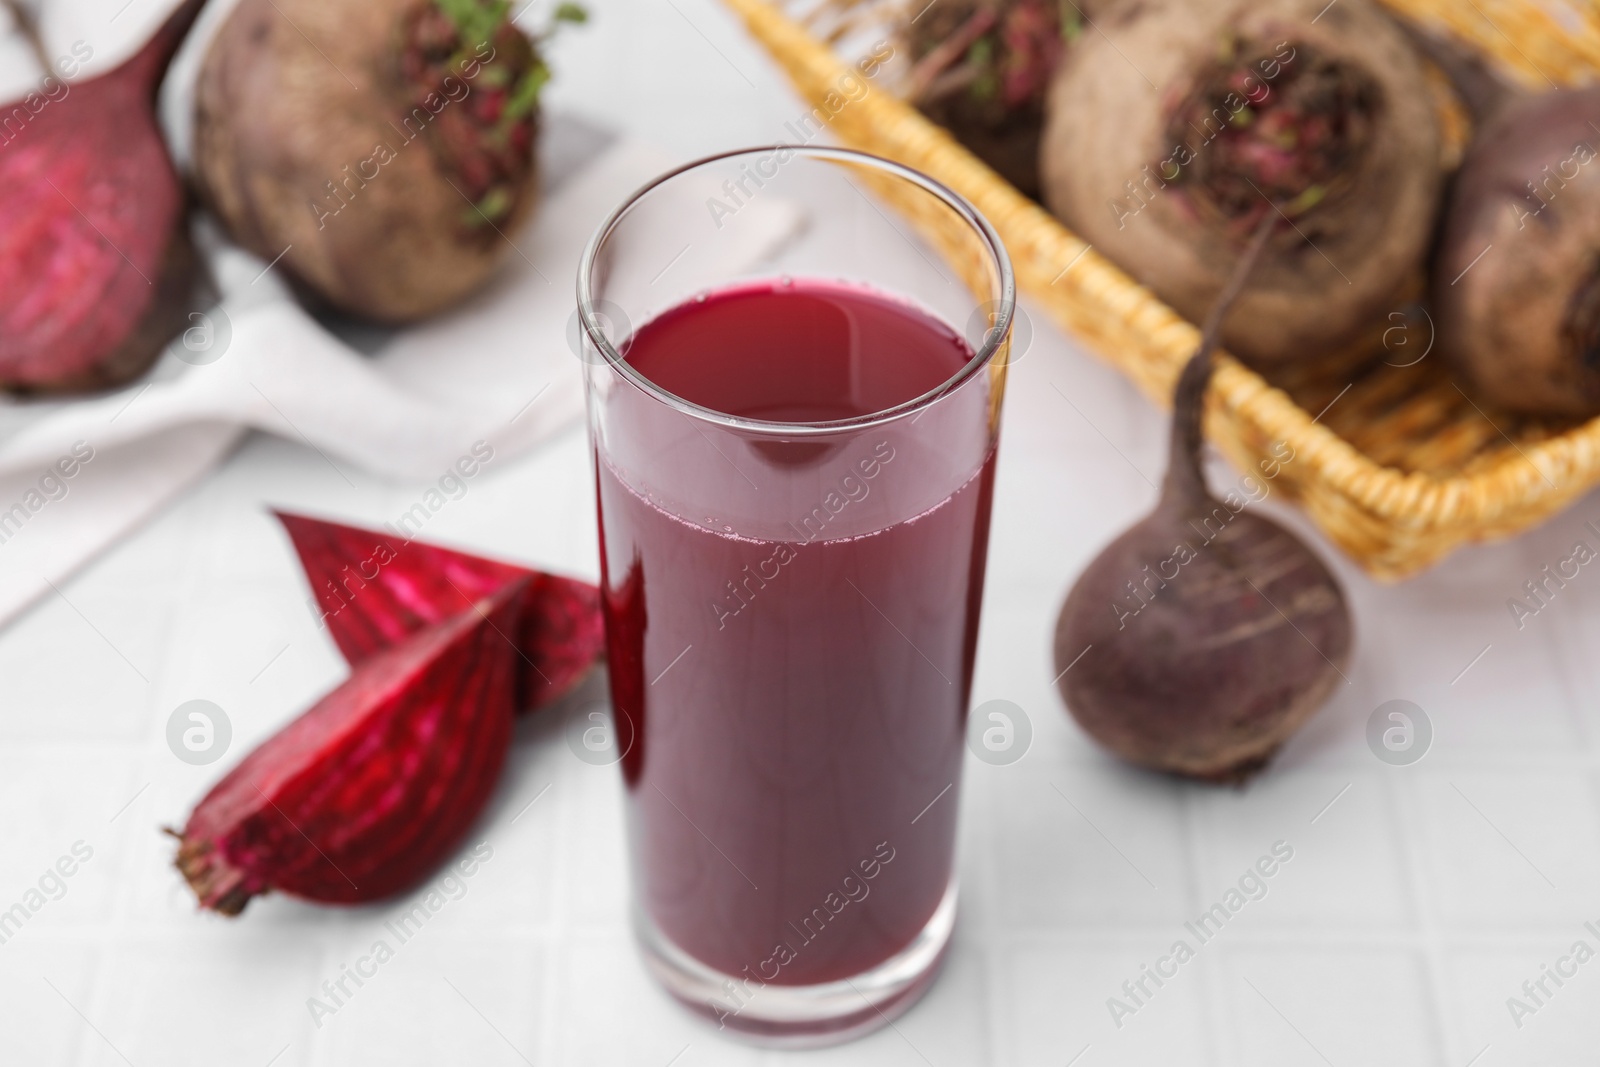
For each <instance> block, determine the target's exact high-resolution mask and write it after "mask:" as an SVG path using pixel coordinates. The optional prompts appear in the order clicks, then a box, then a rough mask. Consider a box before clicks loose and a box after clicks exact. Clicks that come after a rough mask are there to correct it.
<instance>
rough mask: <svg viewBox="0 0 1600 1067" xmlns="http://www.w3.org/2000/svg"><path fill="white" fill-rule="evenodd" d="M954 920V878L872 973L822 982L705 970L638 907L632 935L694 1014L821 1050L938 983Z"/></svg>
mask: <svg viewBox="0 0 1600 1067" xmlns="http://www.w3.org/2000/svg"><path fill="white" fill-rule="evenodd" d="M955 925H956V880H955V878H954V877H952V878H951V879H950V885H949V888H947V889H946V890H945V894H944V898H943V899H942V900H940V901H939V906H938V907H937V908H935V909H934V912H933V916H932V917H931V918H929V920H928V922H927V925H925V926H924V927H923V928H922V930H921V932H919V933H918V934H917V936H916V937H914V938H912V940H911V943H910V944H908V945H907V946H906V947H905V948H903V949H901V950H900V951H899V952H898V953H896V954H895V955H893V956H891V957H889V958H888V959H887V960H884V961H883V962H882V963H880V964H878V966H876V967H873V968H872V969H871V970H868V971H863V972H862V973H860V974H858V975H855V976H854V977H851V978H842V979H840V980H838V981H836V982H823V983H820V984H817V985H773V984H772V983H771V982H768V983H766V984H765V985H756V984H755V983H754V982H752V981H751V980H750V979H749V978H748V977H746V976H735V975H730V974H724V973H722V972H721V971H718V970H714V969H713V968H711V967H707V966H706V965H705V964H703V963H701V962H700V961H699V960H697V959H695V958H694V957H693V956H690V955H689V954H688V953H687V952H685V951H684V950H683V949H681V948H679V947H678V946H677V945H675V944H673V943H672V942H671V941H669V940H668V939H667V937H666V935H665V934H663V933H662V932H661V930H660V928H659V927H657V926H656V924H655V922H654V921H653V920H651V919H650V917H649V916H648V915H646V914H645V912H644V909H643V908H642V907H640V906H639V905H637V904H635V906H634V932H635V933H636V934H637V936H638V938H639V945H640V948H641V949H642V950H643V952H644V961H645V965H646V966H648V967H649V968H650V972H651V973H652V974H654V975H655V976H656V980H657V981H659V982H660V983H661V984H662V985H663V986H665V987H666V990H667V992H668V993H671V994H672V995H673V996H674V997H675V998H677V1000H678V1001H679V1002H680V1003H682V1004H683V1005H684V1006H685V1007H686V1008H688V1009H689V1010H690V1011H693V1012H694V1013H695V1014H697V1015H701V1016H704V1017H705V1018H707V1019H710V1020H711V1021H712V1022H714V1023H716V1024H717V1028H718V1029H720V1030H723V1031H725V1032H727V1033H730V1034H732V1035H734V1036H737V1037H740V1038H743V1039H744V1040H746V1041H749V1042H751V1043H753V1044H758V1045H766V1046H768V1047H774V1048H819V1047H821V1046H824V1045H837V1044H840V1043H841V1042H845V1041H850V1040H853V1039H854V1038H857V1037H860V1036H862V1035H863V1034H868V1033H871V1032H872V1031H873V1030H876V1029H878V1028H879V1027H882V1026H887V1025H888V1024H889V1023H890V1022H891V1021H893V1020H894V1019H895V1018H897V1017H899V1016H900V1014H901V1013H903V1012H904V1011H905V1010H906V1009H907V1008H909V1007H911V1005H913V1004H915V1003H916V1002H917V999H918V998H919V997H921V996H922V994H923V993H924V992H926V991H927V989H928V987H929V986H931V985H932V984H933V980H934V978H936V977H937V976H938V974H939V967H940V965H941V964H943V963H944V956H945V951H946V949H948V948H949V946H950V935H951V933H952V932H953V931H954V930H955Z"/></svg>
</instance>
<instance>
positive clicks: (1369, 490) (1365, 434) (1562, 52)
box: [725, 0, 1600, 579]
mask: <svg viewBox="0 0 1600 1067" xmlns="http://www.w3.org/2000/svg"><path fill="white" fill-rule="evenodd" d="M725 2H726V4H727V5H728V7H729V8H731V9H732V10H733V11H734V12H735V13H736V14H738V15H739V16H740V17H741V18H742V19H743V20H744V22H745V24H746V25H747V26H748V28H749V29H750V31H751V32H752V33H753V34H754V35H755V37H756V38H757V40H759V41H760V42H761V43H762V44H763V45H764V46H765V47H766V48H767V49H768V50H769V51H770V52H771V53H772V55H773V56H774V57H775V58H776V59H777V60H778V62H779V63H780V64H781V65H782V66H783V68H784V70H785V71H786V72H787V73H788V75H789V77H790V78H791V80H792V81H793V82H794V84H795V86H796V87H797V88H798V90H799V91H800V93H801V95H802V96H803V97H804V98H805V99H806V100H808V101H810V102H811V103H812V104H813V105H814V106H819V107H820V106H823V104H824V102H825V100H826V99H827V98H828V96H829V94H830V93H835V92H836V90H837V89H838V87H839V86H840V84H841V82H840V79H841V77H844V76H845V75H847V74H848V73H849V72H850V71H851V69H852V67H851V65H850V62H851V61H850V60H849V59H844V58H841V56H840V54H839V52H848V50H849V48H850V41H851V39H852V37H859V36H860V31H861V28H862V26H861V22H862V19H863V17H864V16H865V15H867V14H870V11H864V9H863V8H862V6H861V4H860V2H859V0H823V3H822V4H821V5H820V6H817V7H813V8H811V9H810V10H809V12H808V13H807V14H805V15H804V16H802V17H791V15H790V14H788V13H786V12H785V11H783V10H780V9H779V8H778V7H775V6H773V5H772V4H770V3H767V2H765V0H725ZM1386 2H1387V3H1388V4H1389V6H1390V7H1392V8H1394V9H1395V10H1397V11H1399V12H1401V13H1403V14H1405V15H1407V16H1410V17H1411V18H1413V19H1415V20H1416V21H1418V22H1420V23H1422V24H1424V25H1432V26H1438V27H1443V28H1445V29H1446V30H1448V31H1449V32H1451V33H1452V34H1454V35H1455V36H1456V37H1458V38H1459V39H1461V40H1463V41H1466V42H1467V43H1469V44H1471V45H1472V46H1473V47H1475V48H1477V49H1479V50H1480V51H1481V52H1482V53H1484V54H1485V55H1488V56H1490V57H1491V58H1492V59H1493V60H1494V61H1496V63H1497V64H1498V65H1499V66H1500V67H1502V68H1503V69H1504V70H1506V71H1508V72H1510V73H1511V74H1512V75H1513V76H1515V77H1516V78H1518V79H1520V80H1523V81H1525V82H1527V83H1528V84H1530V85H1536V86H1548V85H1556V84H1566V83H1574V82H1579V81H1583V80H1587V79H1590V78H1592V77H1593V76H1594V75H1595V73H1596V71H1597V70H1600V30H1597V28H1596V26H1595V24H1594V22H1593V21H1592V20H1590V19H1586V18H1583V17H1580V16H1577V15H1573V16H1572V17H1570V18H1566V19H1558V18H1557V15H1556V14H1555V13H1553V11H1552V9H1549V8H1546V7H1542V6H1537V5H1536V3H1535V0H1386ZM880 18H881V16H880ZM876 36H877V37H880V38H881V37H883V36H885V34H884V33H883V32H878V33H876ZM836 48H837V49H838V51H836ZM835 100H837V97H835ZM828 110H829V111H830V112H836V113H835V114H834V115H833V118H832V120H831V122H830V123H829V128H830V131H831V133H832V134H833V136H834V137H836V138H837V139H838V140H839V141H841V142H842V143H844V144H846V145H848V146H851V147H855V148H859V149H862V150H865V151H870V152H874V153H876V154H878V155H882V156H886V157H889V158H891V159H895V160H898V161H899V162H902V163H904V164H906V165H908V166H911V167H915V168H917V169H918V170H921V171H923V172H925V173H927V174H929V175H931V176H933V177H934V178H936V179H938V180H939V181H941V182H943V183H945V184H946V185H948V186H949V187H950V188H952V189H955V190H956V191H957V192H959V193H961V194H962V195H964V196H966V197H967V198H968V199H969V200H971V201H972V202H973V203H974V204H975V205H976V206H977V207H978V209H979V210H980V211H982V212H983V213H984V214H985V215H986V216H988V218H989V220H990V221H991V222H992V223H993V224H994V226H995V228H996V229H997V230H998V231H999V233H1000V236H1001V237H1002V238H1003V239H1004V241H1005V243H1006V247H1007V248H1008V249H1009V250H1010V252H1011V256H1012V259H1013V261H1014V263H1015V267H1016V275H1017V283H1018V285H1019V287H1020V288H1021V289H1022V290H1023V292H1024V293H1026V294H1027V295H1029V296H1030V297H1031V298H1032V299H1033V300H1034V301H1036V302H1037V304H1038V305H1039V306H1042V307H1044V308H1046V309H1047V310H1048V311H1049V312H1050V314H1051V315H1052V316H1053V317H1054V318H1055V319H1056V320H1057V321H1058V322H1059V323H1060V324H1061V325H1062V326H1063V327H1065V328H1066V329H1068V330H1070V331H1071V332H1072V333H1073V334H1074V335H1076V336H1077V337H1078V338H1079V339H1081V340H1082V341H1084V342H1085V343H1086V344H1088V345H1089V346H1090V347H1091V348H1092V349H1094V350H1095V351H1096V352H1097V353H1098V354H1099V355H1100V356H1101V357H1102V358H1104V359H1106V360H1107V361H1108V362H1110V363H1112V364H1113V365H1115V366H1116V367H1117V368H1119V369H1120V370H1121V371H1122V372H1123V373H1125V374H1127V375H1128V376H1129V377H1130V378H1131V379H1132V380H1133V381H1134V382H1135V383H1136V384H1137V385H1138V386H1139V387H1140V388H1141V389H1142V390H1143V391H1144V392H1145V393H1146V394H1147V395H1149V396H1150V397H1151V398H1152V399H1153V400H1155V401H1156V402H1158V403H1160V404H1162V405H1166V404H1168V403H1169V402H1170V397H1171V391H1172V386H1173V382H1174V380H1175V378H1176V376H1177V372H1178V370H1179V368H1180V367H1181V366H1182V364H1183V362H1184V360H1185V359H1186V358H1187V357H1188V355H1189V354H1190V353H1191V352H1192V351H1193V349H1194V346H1195V343H1196V340H1197V334H1196V331H1195V329H1194V327H1193V326H1191V325H1190V324H1189V323H1188V322H1186V321H1185V320H1183V319H1182V318H1180V317H1179V316H1178V315H1177V314H1176V313H1174V312H1173V311H1172V310H1171V309H1169V308H1168V307H1167V306H1166V305H1164V304H1162V303H1161V302H1160V301H1159V300H1157V299H1156V298H1155V297H1154V296H1152V295H1151V294H1150V293H1149V292H1147V291H1146V290H1145V289H1143V288H1142V287H1140V286H1139V285H1137V284H1136V283H1134V282H1133V281H1132V280H1130V279H1129V278H1128V276H1127V275H1125V274H1123V273H1122V272H1121V271H1120V270H1118V269H1117V268H1116V267H1115V266H1113V265H1112V264H1111V263H1110V262H1108V261H1107V260H1105V259H1102V258H1101V257H1100V256H1099V255H1098V254H1097V253H1096V252H1094V251H1092V250H1089V249H1088V248H1087V246H1086V245H1085V244H1084V243H1083V242H1082V241H1081V240H1079V239H1078V238H1077V237H1076V236H1074V235H1073V234H1072V233H1071V232H1069V231H1068V230H1067V229H1066V228H1065V227H1063V226H1062V225H1061V224H1060V223H1059V222H1058V221H1056V219H1055V218H1054V217H1053V216H1051V215H1050V214H1048V213H1047V212H1045V211H1044V210H1043V209H1042V208H1041V207H1040V206H1039V205H1037V204H1036V203H1034V202H1033V201H1031V200H1029V199H1027V198H1026V197H1024V196H1023V195H1022V194H1020V193H1018V192H1017V191H1016V190H1015V189H1014V188H1012V187H1011V186H1010V185H1009V184H1007V183H1006V182H1005V181H1004V180H1002V179H1001V178H1000V177H999V176H998V175H996V174H995V173H994V172H993V171H992V170H990V169H989V168H988V167H986V166H985V165H984V164H982V163H980V162H979V161H978V160H977V159H976V158H975V157H974V156H973V155H972V154H971V153H969V152H967V151H966V149H964V148H963V147H961V145H959V144H958V143H956V141H955V140H954V139H953V138H951V137H950V135H949V134H947V133H946V132H945V131H944V130H943V129H941V128H940V127H938V126H936V125H934V124H933V123H931V122H929V121H928V120H927V119H925V118H923V117H922V115H921V114H920V113H919V112H917V111H916V110H915V109H913V108H912V107H910V106H909V105H907V104H906V103H904V102H903V101H901V100H899V99H897V98H895V97H894V96H893V95H892V94H891V93H889V92H883V91H876V90H874V91H870V92H868V93H867V94H866V95H864V96H860V97H859V98H856V99H852V100H851V101H850V102H849V104H848V106H844V107H839V108H834V107H830V108H828ZM890 199H892V197H891V198H890ZM896 206H897V207H901V208H904V207H906V206H907V205H902V204H896ZM913 221H915V220H913ZM1383 332H1384V324H1382V323H1379V324H1375V327H1374V331H1373V337H1374V341H1375V342H1376V341H1377V338H1378V336H1379V335H1380V334H1382V333H1383ZM1420 339H1421V338H1420V337H1419V340H1420ZM1412 359H1414V357H1413V356H1407V357H1405V358H1389V359H1387V360H1386V359H1385V358H1384V353H1383V351H1382V348H1381V346H1379V347H1378V348H1377V350H1376V352H1373V351H1372V350H1371V349H1369V350H1368V352H1367V353H1366V356H1365V358H1363V359H1360V360H1355V361H1335V362H1336V363H1337V364H1338V366H1334V367H1321V368H1318V369H1316V370H1314V371H1309V372H1305V373H1303V374H1301V375H1300V376H1299V377H1296V378H1289V377H1284V378H1282V379H1281V380H1274V381H1272V382H1268V381H1267V380H1265V379H1264V378H1263V377H1262V376H1261V375H1260V374H1258V373H1256V372H1255V371H1253V370H1251V369H1249V368H1247V367H1244V366H1243V365H1241V364H1239V363H1238V362H1236V361H1235V360H1233V359H1231V358H1224V359H1223V360H1222V362H1221V363H1220V365H1219V367H1218V370H1217V374H1216V376H1215V378H1214V379H1213V383H1212V387H1211V394H1210V396H1209V397H1208V409H1207V422H1206V431H1207V434H1208V436H1209V437H1210V438H1211V440H1212V441H1213V442H1215V443H1216V444H1217V446H1218V447H1219V448H1221V449H1222V451H1223V452H1224V453H1225V454H1226V455H1227V456H1228V457H1229V458H1230V459H1231V460H1232V461H1233V462H1234V463H1236V464H1238V465H1239V466H1240V467H1241V468H1242V469H1245V470H1254V469H1256V464H1257V463H1258V461H1260V460H1262V459H1263V458H1265V457H1267V456H1268V449H1269V448H1271V447H1273V446H1274V445H1276V444H1277V443H1279V442H1283V443H1286V444H1287V445H1288V446H1289V447H1290V448H1292V449H1293V456H1294V459H1293V462H1291V463H1288V464H1286V465H1284V466H1283V467H1282V470H1281V473H1280V474H1279V475H1278V479H1277V481H1276V482H1275V485H1280V486H1283V487H1284V489H1285V491H1286V492H1287V493H1288V495H1289V496H1290V497H1291V498H1293V499H1295V500H1296V501H1297V502H1298V503H1299V504H1300V506H1301V507H1303V508H1304V509H1305V511H1306V512H1307V513H1308V514H1309V515H1310V516H1311V518H1312V520H1313V521H1315V522H1316V523H1317V525H1318V526H1320V527H1321V528H1322V530H1323V531H1324V532H1325V533H1326V534H1327V535H1328V537H1330V538H1331V539H1332V540H1333V541H1334V542H1335V543H1337V544H1338V545H1339V546H1340V547H1341V548H1343V549H1344V550H1345V551H1346V552H1347V553H1349V554H1350V555H1351V556H1352V557H1353V558H1354V559H1355V560H1357V561H1358V562H1359V563H1360V564H1361V565H1362V566H1363V567H1365V568H1366V569H1367V570H1368V571H1369V572H1371V573H1372V574H1373V575H1375V576H1377V577H1379V578H1385V579H1397V578H1401V577H1404V576H1406V575H1408V574H1412V573H1415V572H1416V571H1418V570H1420V569H1422V568H1424V567H1427V566H1429V565H1430V564H1432V563H1434V562H1436V561H1437V560H1439V559H1441V558H1443V557H1444V556H1445V555H1446V554H1448V553H1449V552H1451V551H1452V550H1453V549H1455V548H1456V547H1457V546H1459V545H1462V544H1464V543H1467V542H1472V541H1484V540H1489V539H1493V538H1501V537H1507V536H1510V535H1511V534H1514V533H1517V532H1519V531H1521V530H1523V529H1526V528H1528V527H1529V526H1532V525H1533V524H1534V523H1537V522H1539V521H1541V520H1543V519H1545V518H1547V517H1549V516H1551V515H1553V514H1555V513H1556V512H1557V511H1560V510H1561V509H1562V508H1564V507H1566V506H1567V505H1569V504H1570V503H1572V502H1573V500H1575V499H1576V498H1577V497H1578V496H1580V495H1581V494H1582V493H1584V492H1585V491H1586V490H1587V489H1589V488H1590V487H1591V486H1593V485H1594V484H1595V483H1596V482H1600V419H1596V420H1593V421H1590V422H1587V423H1583V424H1581V425H1580V424H1574V423H1573V422H1571V421H1567V422H1552V421H1549V420H1538V419H1529V418H1525V417H1518V416H1514V415H1510V414H1506V413H1504V412H1499V411H1495V410H1491V409H1488V408H1486V407H1485V406H1483V405H1482V404H1480V403H1475V402H1474V401H1473V400H1472V399H1470V398H1469V397H1468V396H1467V395H1466V394H1465V393H1463V392H1462V391H1461V390H1460V389H1459V388H1458V387H1457V386H1456V385H1455V383H1454V381H1453V380H1452V379H1451V378H1450V376H1449V374H1448V373H1447V372H1446V371H1445V369H1444V367H1443V366H1442V364H1441V361H1440V360H1439V359H1438V357H1437V356H1436V355H1435V356H1433V357H1431V358H1425V359H1421V360H1418V361H1415V362H1410V365H1406V364H1407V363H1408V362H1409V361H1410V360H1412ZM1330 405H1331V406H1330ZM1280 454H1281V452H1280Z"/></svg>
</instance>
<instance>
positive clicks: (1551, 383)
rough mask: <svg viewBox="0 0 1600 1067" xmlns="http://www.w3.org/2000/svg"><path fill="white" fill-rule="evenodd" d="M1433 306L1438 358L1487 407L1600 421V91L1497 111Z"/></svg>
mask: <svg viewBox="0 0 1600 1067" xmlns="http://www.w3.org/2000/svg"><path fill="white" fill-rule="evenodd" d="M1433 298H1434V304H1435V308H1436V310H1437V318H1438V328H1439V345H1440V349H1441V350H1442V351H1443V352H1444V354H1445V356H1446V357H1447V358H1448V359H1450V360H1451V361H1452V363H1453V365H1454V366H1455V367H1456V369H1457V370H1458V371H1459V372H1460V373H1461V374H1462V375H1463V377H1465V378H1466V379H1467V380H1468V381H1469V382H1470V383H1471V384H1472V386H1473V387H1474V388H1475V390H1476V391H1477V392H1478V393H1479V394H1480V395H1481V396H1483V397H1484V398H1485V399H1487V400H1489V401H1491V402H1493V403H1494V404H1495V405H1496V406H1498V407H1501V408H1505V409H1508V410H1512V411H1518V412H1524V413H1528V414H1536V415H1561V416H1578V417H1585V418H1587V417H1592V416H1594V415H1600V87H1595V86H1590V87H1586V88H1582V89H1566V90H1559V91H1555V92H1549V93H1543V94H1540V95H1538V96H1524V97H1520V98H1517V99H1513V100H1510V101H1508V102H1506V103H1505V104H1504V105H1503V106H1502V107H1500V108H1499V109H1497V110H1496V111H1495V113H1494V116H1493V117H1492V118H1491V119H1490V120H1489V121H1488V122H1487V123H1486V124H1485V125H1484V127H1483V129H1482V130H1481V132H1480V133H1479V134H1478V136H1477V138H1476V139H1475V140H1474V141H1473V143H1472V146H1471V147H1470V149H1469V150H1468V153H1467V157H1466V159H1465V161H1464V162H1463V164H1462V167H1461V173H1460V175H1459V177H1458V178H1457V181H1456V187H1455V191H1454V193H1453V196H1452V200H1451V204H1450V208H1449V213H1448V214H1447V215H1446V222H1445V227H1444V234H1443V238H1442V240H1441V242H1440V247H1439V252H1438V259H1437V262H1436V264H1435V268H1434V282H1433Z"/></svg>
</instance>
